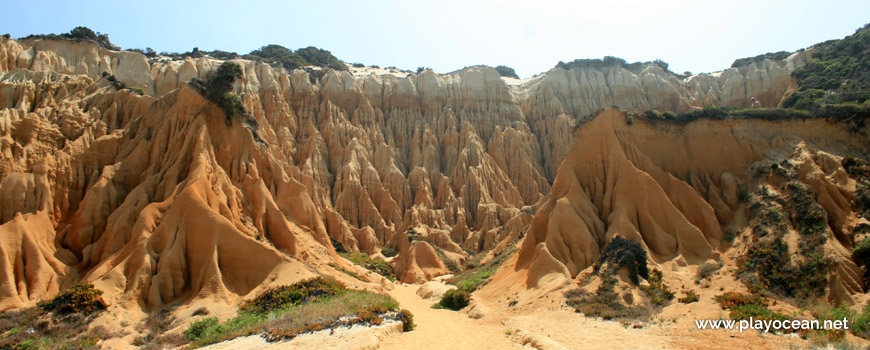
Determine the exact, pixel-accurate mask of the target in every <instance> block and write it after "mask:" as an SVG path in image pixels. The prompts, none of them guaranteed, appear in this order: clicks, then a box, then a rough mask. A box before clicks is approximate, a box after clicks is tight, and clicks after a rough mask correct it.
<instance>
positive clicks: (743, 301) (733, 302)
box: [713, 292, 768, 310]
mask: <svg viewBox="0 0 870 350" xmlns="http://www.w3.org/2000/svg"><path fill="white" fill-rule="evenodd" d="M713 300H714V301H716V302H717V303H719V306H720V307H722V309H724V310H733V309H734V308H736V307H738V306H746V305H756V306H762V307H767V305H768V301H767V300H766V299H764V298H762V297H760V296H758V295H755V294H742V293H736V292H726V293H724V294H722V295H717V296H715V297H713Z"/></svg>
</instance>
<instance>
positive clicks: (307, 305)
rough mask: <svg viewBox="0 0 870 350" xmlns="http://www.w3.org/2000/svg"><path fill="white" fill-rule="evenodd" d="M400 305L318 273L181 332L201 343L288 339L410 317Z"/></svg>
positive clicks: (194, 342)
mask: <svg viewBox="0 0 870 350" xmlns="http://www.w3.org/2000/svg"><path fill="white" fill-rule="evenodd" d="M398 306H399V305H398V303H397V302H396V301H395V300H393V299H392V298H390V297H389V296H386V295H382V294H377V293H372V292H366V291H358V290H348V289H345V288H344V286H342V285H341V284H340V283H338V282H336V281H333V280H329V279H325V278H321V277H317V278H313V279H309V280H305V281H301V282H299V283H296V284H293V285H290V286H283V287H278V288H273V289H270V290H267V291H265V292H263V293H262V294H260V295H259V296H257V297H256V298H254V299H252V300H248V301H246V302H245V303H244V304H243V305H242V307H241V308H240V310H239V314H238V315H237V316H236V317H234V318H232V319H230V320H227V321H226V322H220V321H219V320H218V319H217V318H214V317H209V318H204V319H200V320H197V321H195V322H193V323H192V324H191V325H190V327H188V329H187V330H186V331H185V332H184V334H185V336H186V337H187V339H188V340H189V341H190V342H191V345H192V347H200V346H204V345H208V344H213V343H217V342H221V341H224V340H229V339H233V338H237V337H240V336H247V335H255V334H262V335H263V337H265V338H266V339H267V340H268V341H278V340H288V339H293V338H295V337H296V336H298V335H300V334H303V333H307V332H314V331H318V330H324V329H331V328H335V327H349V326H353V325H355V324H366V325H379V324H381V323H382V322H383V321H384V320H385V319H394V320H401V321H409V322H411V323H413V315H411V314H410V312H408V313H407V314H406V313H404V312H399V311H398ZM406 327H411V328H413V326H405V327H403V328H406Z"/></svg>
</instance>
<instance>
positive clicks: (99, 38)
mask: <svg viewBox="0 0 870 350" xmlns="http://www.w3.org/2000/svg"><path fill="white" fill-rule="evenodd" d="M60 37H61V38H67V39H73V40H92V41H95V42H97V43H98V44H100V46H102V47H103V48H106V49H109V50H120V48H119V47H117V46H115V45H113V44H112V42H111V41H109V35H108V34H102V33H96V32H94V31H93V30H91V29H90V28H88V27H75V28H73V30H70V31H69V33H64V34H61V35H60Z"/></svg>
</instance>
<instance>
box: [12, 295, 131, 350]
mask: <svg viewBox="0 0 870 350" xmlns="http://www.w3.org/2000/svg"><path fill="white" fill-rule="evenodd" d="M101 294H102V291H100V290H99V289H96V288H94V286H93V285H91V284H79V285H76V286H73V287H72V288H70V289H68V290H66V291H64V292H63V293H62V294H61V295H59V296H58V297H56V298H54V299H52V300H50V301H46V302H41V303H39V304H38V307H30V308H24V309H20V310H16V311H6V312H3V313H2V314H0V349H96V348H98V347H97V346H96V344H97V343H98V342H99V341H101V340H104V339H109V338H113V337H116V336H117V335H115V334H111V333H109V332H108V330H106V329H105V328H103V327H101V326H90V323H91V321H92V320H93V319H94V318H96V317H97V316H99V315H100V314H101V313H102V311H103V310H105V303H104V302H103V300H102V298H101V297H100V295H101Z"/></svg>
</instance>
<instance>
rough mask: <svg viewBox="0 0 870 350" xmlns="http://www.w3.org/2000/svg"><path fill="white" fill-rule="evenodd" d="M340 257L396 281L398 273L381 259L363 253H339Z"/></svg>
mask: <svg viewBox="0 0 870 350" xmlns="http://www.w3.org/2000/svg"><path fill="white" fill-rule="evenodd" d="M338 255H340V256H342V257H344V258H345V259H347V260H350V261H351V262H352V263H354V264H357V265H359V266H362V267H364V268H366V269H367V270H369V271H374V272H375V273H377V274H379V275H381V276H384V277H386V278H387V279H388V280H390V281H395V280H396V272H395V270H393V265H390V264H389V263H388V262H386V261H383V260H381V259H375V258H372V257H370V256H368V255H367V254H365V253H363V252H350V253H339V254H338Z"/></svg>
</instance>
